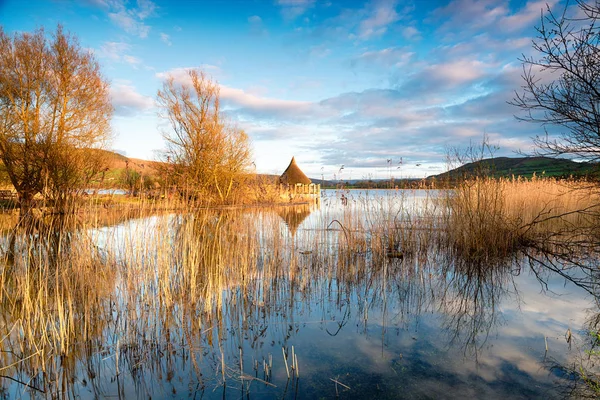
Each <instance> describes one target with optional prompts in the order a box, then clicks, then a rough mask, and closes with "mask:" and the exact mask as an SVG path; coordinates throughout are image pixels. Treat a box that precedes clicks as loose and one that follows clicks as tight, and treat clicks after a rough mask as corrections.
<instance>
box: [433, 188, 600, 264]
mask: <svg viewBox="0 0 600 400" xmlns="http://www.w3.org/2000/svg"><path fill="white" fill-rule="evenodd" d="M446 193H447V195H446V196H444V197H443V198H442V210H443V212H442V214H443V216H442V221H441V223H442V225H443V229H444V231H445V233H444V235H443V238H442V240H441V243H442V245H443V246H445V247H447V248H449V249H452V250H453V251H454V252H455V254H456V255H457V256H459V257H461V258H464V259H470V260H486V259H490V258H504V257H508V256H511V255H514V254H515V252H516V251H518V250H519V249H523V248H526V247H528V246H540V245H543V244H544V243H546V244H548V243H549V242H550V241H551V240H552V241H553V242H554V243H555V244H560V243H563V244H564V243H566V242H568V241H570V240H573V239H574V238H582V235H584V236H586V238H585V239H586V240H587V239H590V238H591V237H592V236H593V235H594V232H596V231H597V228H598V221H599V219H598V216H600V201H599V200H600V196H599V193H598V191H597V190H596V189H595V188H592V187H590V186H589V185H582V184H578V183H576V182H569V181H564V180H555V179H537V178H534V179H531V180H525V179H520V178H513V179H491V178H476V179H473V180H467V181H464V182H463V183H461V184H460V185H459V186H458V187H457V188H456V189H455V190H452V191H448V192H446Z"/></svg>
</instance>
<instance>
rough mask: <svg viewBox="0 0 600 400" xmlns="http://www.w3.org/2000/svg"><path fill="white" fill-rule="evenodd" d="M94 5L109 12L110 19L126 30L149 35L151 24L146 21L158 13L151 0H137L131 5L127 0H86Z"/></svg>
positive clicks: (138, 34)
mask: <svg viewBox="0 0 600 400" xmlns="http://www.w3.org/2000/svg"><path fill="white" fill-rule="evenodd" d="M85 1H86V2H87V3H88V4H89V5H91V6H93V7H98V8H101V9H102V10H103V11H105V12H106V13H107V14H108V18H109V19H110V21H111V22H112V23H113V24H115V25H117V26H118V27H120V28H122V29H123V30H124V31H125V32H127V33H129V34H131V35H135V36H139V37H140V38H146V37H148V34H149V33H150V26H149V25H147V24H145V23H144V20H146V19H147V18H149V17H152V16H154V15H155V14H156V10H157V9H158V7H157V5H156V4H155V3H154V2H153V1H151V0H137V2H136V3H135V4H136V5H135V6H133V7H132V6H129V3H128V2H127V1H125V0H85Z"/></svg>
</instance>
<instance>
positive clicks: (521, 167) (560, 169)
mask: <svg viewBox="0 0 600 400" xmlns="http://www.w3.org/2000/svg"><path fill="white" fill-rule="evenodd" d="M597 168H598V166H597V164H593V163H583V162H581V163H579V162H575V161H571V160H566V159H562V158H549V157H517V158H511V157H498V158H490V159H485V160H481V161H476V162H473V163H468V164H465V165H463V166H461V167H458V168H456V169H453V170H451V171H448V172H444V173H442V174H439V175H436V176H435V178H436V179H450V180H453V179H460V178H465V177H469V176H481V175H484V176H493V177H496V178H499V177H511V176H521V177H525V178H531V177H532V176H533V175H534V174H535V175H537V176H548V177H569V176H574V177H578V176H585V175H591V174H593V173H594V172H596V171H597Z"/></svg>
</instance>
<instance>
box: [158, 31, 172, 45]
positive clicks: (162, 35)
mask: <svg viewBox="0 0 600 400" xmlns="http://www.w3.org/2000/svg"><path fill="white" fill-rule="evenodd" d="M160 40H162V42H163V43H165V44H166V45H167V46H171V45H172V44H173V43H171V36H169V35H167V34H166V33H164V32H161V33H160Z"/></svg>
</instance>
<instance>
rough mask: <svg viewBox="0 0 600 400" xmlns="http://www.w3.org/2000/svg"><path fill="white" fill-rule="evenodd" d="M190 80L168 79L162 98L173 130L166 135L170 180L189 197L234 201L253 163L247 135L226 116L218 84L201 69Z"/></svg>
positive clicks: (164, 111)
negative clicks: (222, 109) (192, 195)
mask: <svg viewBox="0 0 600 400" xmlns="http://www.w3.org/2000/svg"><path fill="white" fill-rule="evenodd" d="M186 78H187V79H186V82H178V81H176V80H175V78H174V77H173V76H169V77H167V79H165V81H164V83H163V88H162V90H159V91H158V94H157V98H158V104H159V106H160V108H161V113H160V116H162V117H163V118H165V119H167V120H168V121H169V125H170V128H171V129H170V130H166V131H164V132H163V137H164V138H165V141H166V143H167V150H166V157H167V159H168V160H169V168H170V171H169V172H170V174H171V176H170V179H171V181H174V183H175V185H177V186H178V187H179V189H180V190H184V191H185V192H186V193H188V194H191V193H194V195H195V196H197V195H201V196H203V197H204V198H208V199H212V198H215V199H218V200H219V201H221V202H226V201H229V200H230V199H231V197H232V194H233V192H234V189H235V188H236V187H238V186H239V185H240V184H241V181H242V180H243V179H244V177H245V176H246V170H247V168H248V167H249V165H250V162H251V160H250V145H249V140H248V136H247V135H246V133H245V132H244V131H243V130H241V129H239V128H237V127H235V126H233V125H231V124H230V123H229V122H228V121H227V120H226V119H225V118H224V116H223V114H222V112H221V109H220V104H219V86H218V84H217V83H215V82H213V81H212V80H211V79H210V78H208V77H207V76H206V75H205V74H204V73H203V72H202V71H199V70H190V71H188V73H187V77H186Z"/></svg>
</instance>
